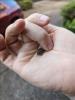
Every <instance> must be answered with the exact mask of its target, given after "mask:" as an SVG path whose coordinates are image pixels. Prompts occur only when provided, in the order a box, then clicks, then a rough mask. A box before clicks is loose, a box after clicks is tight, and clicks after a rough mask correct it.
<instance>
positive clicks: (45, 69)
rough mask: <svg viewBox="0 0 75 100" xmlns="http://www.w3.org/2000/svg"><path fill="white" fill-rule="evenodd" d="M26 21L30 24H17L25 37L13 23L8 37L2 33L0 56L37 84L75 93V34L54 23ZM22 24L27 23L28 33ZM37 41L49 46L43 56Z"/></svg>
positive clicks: (45, 87) (43, 45)
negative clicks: (38, 51)
mask: <svg viewBox="0 0 75 100" xmlns="http://www.w3.org/2000/svg"><path fill="white" fill-rule="evenodd" d="M20 21H21V20H20ZM17 23H19V22H17ZM27 23H29V24H26V26H25V25H24V23H22V25H21V23H20V26H18V30H19V31H18V32H19V33H21V34H22V35H21V36H22V39H21V36H19V35H18V32H17V31H16V30H17V29H15V31H14V32H13V30H14V27H15V25H11V26H13V29H12V30H11V26H9V27H8V29H7V31H6V40H4V39H3V37H2V35H0V44H1V47H0V49H1V52H0V59H1V60H2V61H3V63H4V64H5V65H7V66H8V67H9V68H10V69H12V70H13V71H15V72H16V73H18V75H20V76H21V77H22V78H23V79H25V80H27V81H28V82H30V83H31V84H33V85H35V86H38V87H41V88H44V89H48V90H54V91H59V90H60V91H64V92H66V93H74V91H75V78H74V75H75V61H74V59H75V47H74V45H75V35H74V34H73V33H72V32H70V31H68V30H66V29H64V28H60V27H56V26H53V25H51V24H47V25H44V26H41V27H42V28H41V27H40V26H38V25H35V24H32V23H31V22H27ZM36 24H38V22H36ZM29 25H31V26H29ZM23 26H24V27H26V31H27V32H28V34H27V33H24V34H23V33H22V31H24V30H23V29H24V27H23ZM30 27H31V28H30ZM32 28H33V29H32ZM34 30H37V31H34ZM13 33H14V34H15V35H13ZM47 33H48V34H47ZM35 34H36V35H35ZM39 35H40V37H39ZM13 37H14V38H13ZM17 37H19V39H18V38H17ZM5 41H6V44H7V45H5ZM15 41H16V42H15ZM45 41H47V42H45ZM49 42H50V43H49ZM2 44H3V45H2ZM38 44H40V45H41V46H42V47H43V48H44V49H46V50H47V51H46V52H45V53H44V54H43V55H42V56H40V55H37V48H38ZM49 45H50V46H49ZM53 45H54V46H53ZM6 48H7V49H6ZM48 50H49V51H48Z"/></svg>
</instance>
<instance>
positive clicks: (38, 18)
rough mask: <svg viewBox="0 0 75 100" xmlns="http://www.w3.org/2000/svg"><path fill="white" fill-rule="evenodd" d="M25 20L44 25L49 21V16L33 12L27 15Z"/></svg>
mask: <svg viewBox="0 0 75 100" xmlns="http://www.w3.org/2000/svg"><path fill="white" fill-rule="evenodd" d="M25 20H27V21H29V22H32V23H34V24H37V25H39V26H42V27H43V26H45V25H47V24H48V23H49V17H48V16H46V15H43V14H39V13H34V14H32V15H30V16H29V17H27V18H26V19H25Z"/></svg>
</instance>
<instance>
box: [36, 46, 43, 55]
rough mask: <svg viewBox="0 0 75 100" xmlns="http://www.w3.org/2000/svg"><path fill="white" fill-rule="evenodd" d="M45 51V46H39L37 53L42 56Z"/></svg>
mask: <svg viewBox="0 0 75 100" xmlns="http://www.w3.org/2000/svg"><path fill="white" fill-rule="evenodd" d="M44 52H45V50H44V49H43V48H41V47H39V48H38V50H37V55H40V56H41V55H43V53H44Z"/></svg>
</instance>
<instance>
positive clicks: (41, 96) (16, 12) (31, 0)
mask: <svg viewBox="0 0 75 100" xmlns="http://www.w3.org/2000/svg"><path fill="white" fill-rule="evenodd" d="M15 1H16V2H15ZM15 1H14V0H0V33H2V34H3V35H4V33H5V29H6V27H7V26H8V25H9V24H11V23H13V22H14V21H15V20H17V19H18V18H26V17H27V16H29V15H30V14H32V13H41V14H45V15H48V16H49V17H50V22H51V23H52V24H55V25H58V26H63V27H65V28H67V29H69V30H71V31H73V32H74V33H75V0H15ZM0 100H75V97H70V96H66V95H65V94H63V93H61V92H49V91H44V90H42V89H39V88H36V87H34V86H32V85H30V84H29V83H27V82H26V81H24V80H22V79H21V78H20V77H19V76H18V75H16V74H15V73H14V72H12V71H11V70H9V69H8V68H6V67H5V66H4V65H3V64H1V63H0Z"/></svg>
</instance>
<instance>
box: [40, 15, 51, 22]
mask: <svg viewBox="0 0 75 100" xmlns="http://www.w3.org/2000/svg"><path fill="white" fill-rule="evenodd" d="M48 20H49V18H48V16H45V15H42V16H41V17H40V21H44V22H46V21H48Z"/></svg>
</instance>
